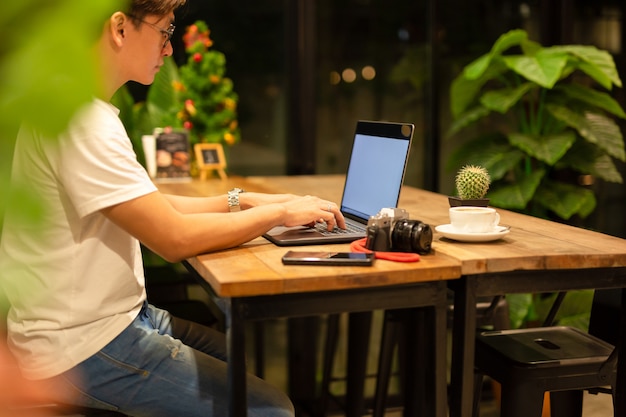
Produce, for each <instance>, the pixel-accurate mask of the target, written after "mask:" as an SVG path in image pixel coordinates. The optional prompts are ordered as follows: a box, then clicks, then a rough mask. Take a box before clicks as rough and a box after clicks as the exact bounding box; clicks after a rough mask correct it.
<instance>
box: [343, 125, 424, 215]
mask: <svg viewBox="0 0 626 417" xmlns="http://www.w3.org/2000/svg"><path fill="white" fill-rule="evenodd" d="M395 130H397V134H395V136H398V137H388V136H378V135H370V134H363V133H359V129H358V128H357V133H356V135H355V138H354V144H353V148H352V154H351V156H350V163H349V165H348V172H347V174H346V183H345V186H344V193H343V198H342V200H341V210H342V212H343V213H344V214H348V215H352V216H356V217H359V218H361V219H364V220H365V221H367V220H368V219H369V218H370V216H373V215H375V214H376V213H378V212H379V211H380V209H382V208H385V207H396V206H397V204H398V198H399V195H400V188H401V187H402V181H403V178H404V171H405V166H406V161H407V159H408V153H409V148H410V143H411V137H412V135H411V133H412V131H411V130H409V134H408V135H405V134H406V133H407V131H406V130H404V133H401V131H400V127H399V126H396V129H395ZM385 134H387V133H386V132H385Z"/></svg>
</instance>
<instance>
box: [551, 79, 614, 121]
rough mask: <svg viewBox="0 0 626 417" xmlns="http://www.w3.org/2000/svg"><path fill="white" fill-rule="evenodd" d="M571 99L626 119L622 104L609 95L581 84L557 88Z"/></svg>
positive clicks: (556, 88)
mask: <svg viewBox="0 0 626 417" xmlns="http://www.w3.org/2000/svg"><path fill="white" fill-rule="evenodd" d="M554 89H555V91H558V92H560V93H562V94H564V95H565V96H567V97H568V98H570V99H574V100H577V101H580V102H582V103H584V104H586V105H588V106H591V107H596V108H600V109H602V110H605V111H607V112H609V113H611V114H613V115H615V116H617V117H620V118H622V119H626V113H624V110H623V109H622V107H621V106H620V104H619V103H618V102H617V101H616V100H615V99H613V97H611V96H610V95H609V94H608V93H605V92H603V91H598V90H595V89H593V88H590V87H587V86H584V85H580V84H563V85H558V86H556V87H555V88H554Z"/></svg>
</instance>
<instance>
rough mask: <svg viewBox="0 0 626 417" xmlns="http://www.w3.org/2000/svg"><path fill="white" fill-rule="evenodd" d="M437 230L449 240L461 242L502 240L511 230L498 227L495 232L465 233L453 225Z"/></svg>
mask: <svg viewBox="0 0 626 417" xmlns="http://www.w3.org/2000/svg"><path fill="white" fill-rule="evenodd" d="M435 230H436V231H438V232H439V233H441V234H443V235H444V236H445V237H447V238H448V239H454V240H458V241H460V242H491V241H492V240H498V239H502V238H503V237H504V236H505V235H506V234H507V233H509V228H508V227H506V226H496V229H495V230H494V231H493V232H487V233H465V232H459V231H458V230H456V229H454V228H453V227H452V225H451V224H442V225H440V226H437V227H435Z"/></svg>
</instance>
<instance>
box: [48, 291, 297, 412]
mask: <svg viewBox="0 0 626 417" xmlns="http://www.w3.org/2000/svg"><path fill="white" fill-rule="evenodd" d="M225 360H226V343H225V338H224V335H223V334H222V333H219V332H217V331H215V330H213V329H210V328H207V327H204V326H201V325H199V324H196V323H192V322H189V321H186V320H181V319H178V318H175V317H173V316H171V315H170V314H169V313H168V312H167V311H164V310H160V309H157V308H155V307H153V306H151V305H149V304H147V303H146V304H145V305H144V307H143V308H142V310H141V312H140V313H139V315H138V316H137V318H136V319H135V321H134V322H133V323H132V324H131V325H130V326H128V327H127V328H126V329H125V330H124V331H123V332H122V333H121V334H120V335H119V336H118V337H116V338H115V339H114V340H113V341H112V342H111V343H109V344H108V345H107V346H105V347H104V348H103V349H102V350H101V351H100V352H98V353H97V354H95V355H94V356H92V357H91V358H89V359H87V360H86V361H84V362H82V363H80V364H79V365H77V366H76V367H74V368H72V369H71V370H69V371H67V372H65V373H63V374H61V375H58V376H56V377H54V378H52V379H51V380H49V381H48V382H51V383H53V384H54V386H55V387H56V388H57V389H56V390H55V391H56V392H60V393H61V395H63V396H64V398H59V399H58V400H59V402H66V403H72V404H79V405H82V406H86V407H93V408H101V409H107V410H115V411H119V412H121V413H124V414H128V415H130V416H135V417H143V416H145V417H160V416H163V417H166V416H168V417H195V416H198V417H200V416H202V417H211V416H215V417H223V416H227V415H228V387H227V385H226V383H227V382H226V381H227V378H226V362H225ZM247 393H248V397H247V399H248V416H255V417H266V416H276V417H278V416H280V417H292V416H293V415H294V410H293V405H292V404H291V402H290V401H289V398H287V396H286V395H285V394H284V393H283V392H281V391H280V390H278V389H276V388H274V387H272V386H270V385H269V384H267V383H266V382H265V381H263V380H261V379H259V378H257V377H256V376H254V375H248V380H247Z"/></svg>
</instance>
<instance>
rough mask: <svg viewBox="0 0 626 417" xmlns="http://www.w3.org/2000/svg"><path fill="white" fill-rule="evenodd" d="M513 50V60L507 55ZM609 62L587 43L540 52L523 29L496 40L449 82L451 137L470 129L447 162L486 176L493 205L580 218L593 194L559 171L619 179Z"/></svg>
mask: <svg viewBox="0 0 626 417" xmlns="http://www.w3.org/2000/svg"><path fill="white" fill-rule="evenodd" d="M511 51H513V53H511ZM621 85H622V83H621V80H620V78H619V76H618V73H617V70H616V67H615V63H614V61H613V58H612V57H611V55H610V54H609V53H608V52H606V51H602V50H599V49H597V48H595V47H593V46H583V45H565V46H552V47H543V46H541V45H540V44H538V43H536V42H533V41H531V40H530V39H528V35H527V33H526V32H525V31H523V30H512V31H510V32H507V33H505V34H503V35H502V36H500V38H499V39H498V40H497V41H496V42H495V44H494V45H493V47H492V48H491V50H490V51H489V52H488V53H486V54H485V55H483V56H481V57H479V58H478V59H476V60H474V61H473V62H471V63H470V64H469V65H467V66H466V67H465V68H464V70H463V72H462V73H461V74H460V75H459V76H458V77H457V78H456V79H455V80H454V81H453V83H452V87H451V95H450V99H451V110H452V116H453V118H454V121H453V124H452V125H451V128H450V132H449V133H450V134H457V133H460V132H467V131H469V130H470V127H471V128H472V129H473V128H477V127H478V132H479V133H478V134H477V135H476V136H473V137H469V138H468V139H467V140H466V141H465V142H464V144H463V145H462V146H460V147H459V148H458V149H457V150H456V151H455V152H454V153H453V154H452V156H451V159H450V164H451V166H454V167H458V166H460V165H461V164H465V163H471V164H474V165H481V166H484V167H485V168H486V169H487V170H488V171H489V173H490V174H491V179H492V187H491V190H490V192H489V197H490V201H491V205H493V206H496V207H502V208H508V209H513V210H519V211H523V212H526V213H529V214H532V215H535V216H540V217H549V216H554V215H556V216H557V217H560V218H561V219H564V220H568V219H570V217H571V216H573V215H579V216H581V217H582V218H584V217H585V216H587V215H589V214H590V213H591V212H592V211H593V210H594V208H595V206H596V199H595V196H594V194H593V191H592V190H590V189H589V188H588V187H585V186H581V185H579V184H576V183H572V182H571V181H564V180H563V179H562V175H561V174H562V173H567V172H573V173H576V174H585V175H591V176H593V177H595V178H600V179H602V180H605V181H609V182H617V183H621V182H622V176H621V175H620V173H619V172H618V170H617V169H616V167H615V164H614V159H618V160H621V161H624V160H625V159H626V155H625V152H624V140H623V137H622V134H621V132H620V129H619V127H618V125H617V124H616V123H615V121H614V118H615V117H617V118H622V119H625V118H626V114H625V113H624V111H623V109H622V108H621V106H620V105H619V104H618V103H617V102H616V101H615V100H614V99H613V98H611V96H610V95H609V94H608V93H607V92H606V91H602V90H601V89H604V90H611V89H612V87H613V86H618V87H621Z"/></svg>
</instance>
